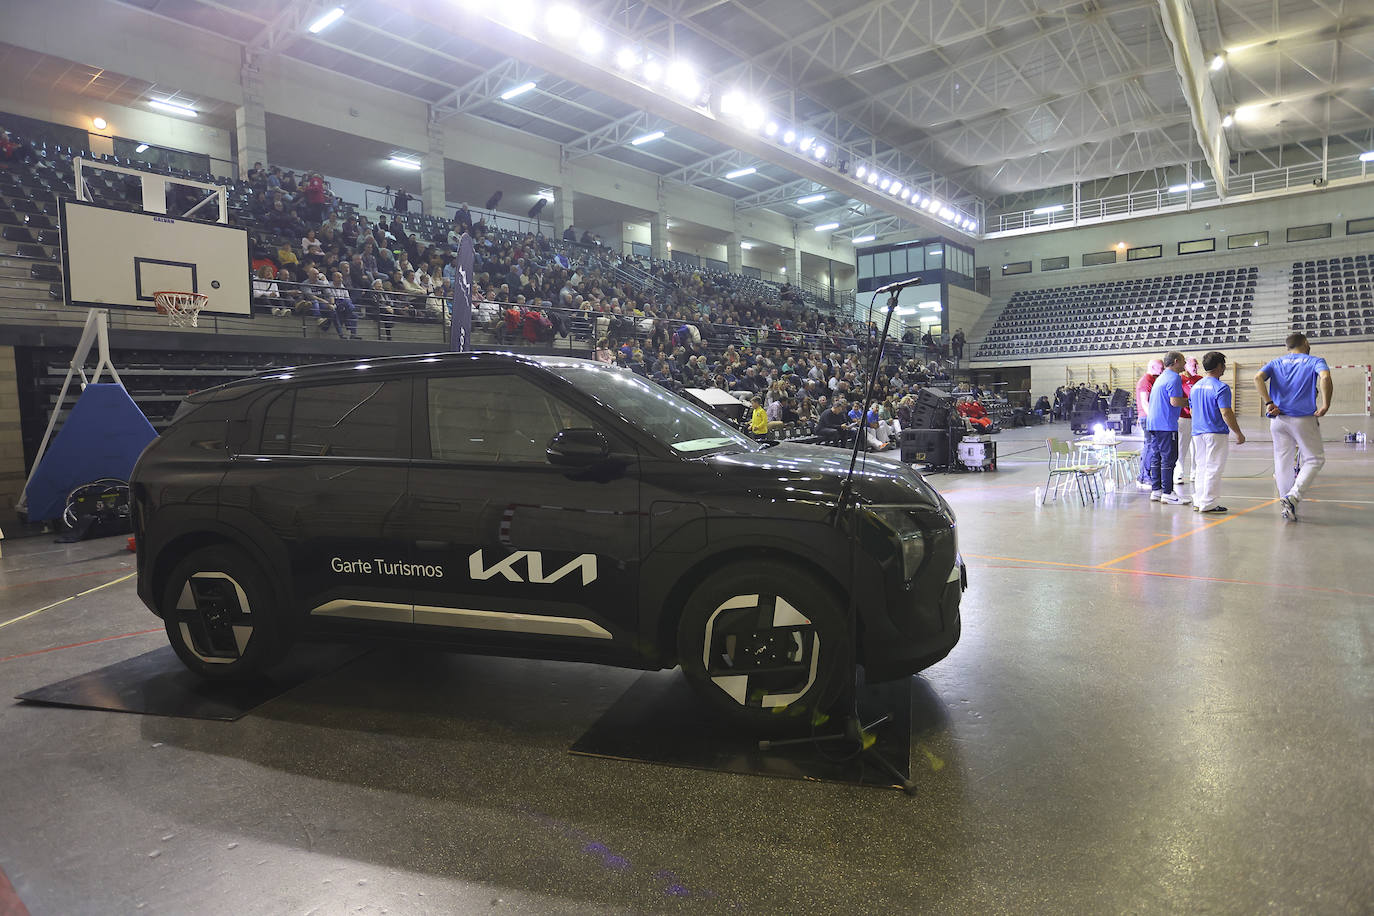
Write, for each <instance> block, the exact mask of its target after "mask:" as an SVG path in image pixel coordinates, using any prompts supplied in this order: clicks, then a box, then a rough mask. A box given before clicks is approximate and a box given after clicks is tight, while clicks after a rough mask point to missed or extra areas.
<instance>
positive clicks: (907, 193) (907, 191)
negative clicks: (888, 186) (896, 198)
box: [902, 188, 911, 200]
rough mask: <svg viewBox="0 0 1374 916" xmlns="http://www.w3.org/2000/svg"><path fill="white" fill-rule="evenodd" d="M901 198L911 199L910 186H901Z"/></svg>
mask: <svg viewBox="0 0 1374 916" xmlns="http://www.w3.org/2000/svg"><path fill="white" fill-rule="evenodd" d="M902 200H911V188H902Z"/></svg>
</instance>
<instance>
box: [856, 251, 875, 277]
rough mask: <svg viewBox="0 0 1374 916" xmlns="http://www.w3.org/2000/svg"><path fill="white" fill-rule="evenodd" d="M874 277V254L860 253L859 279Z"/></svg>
mask: <svg viewBox="0 0 1374 916" xmlns="http://www.w3.org/2000/svg"><path fill="white" fill-rule="evenodd" d="M872 278H873V255H871V254H861V255H859V279H860V280H870V279H872Z"/></svg>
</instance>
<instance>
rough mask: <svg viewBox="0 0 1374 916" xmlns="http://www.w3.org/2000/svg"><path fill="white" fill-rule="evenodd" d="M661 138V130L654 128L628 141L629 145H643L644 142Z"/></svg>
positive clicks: (651, 141)
mask: <svg viewBox="0 0 1374 916" xmlns="http://www.w3.org/2000/svg"><path fill="white" fill-rule="evenodd" d="M662 139H663V131H661V130H656V131H654V132H653V133H648V134H645V135H644V136H642V137H635V138H634V139H633V140H631V141H630V145H631V146H643V145H644V144H646V143H653V142H654V141H655V140H662Z"/></svg>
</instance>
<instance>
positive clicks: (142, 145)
mask: <svg viewBox="0 0 1374 916" xmlns="http://www.w3.org/2000/svg"><path fill="white" fill-rule="evenodd" d="M147 148H148V144H146V143H140V144H139V145H138V146H135V147H134V152H136V153H141V152H143V151H144V150H146V149H147Z"/></svg>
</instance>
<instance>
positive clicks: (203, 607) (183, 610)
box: [160, 545, 289, 680]
mask: <svg viewBox="0 0 1374 916" xmlns="http://www.w3.org/2000/svg"><path fill="white" fill-rule="evenodd" d="M273 597H274V596H273V589H272V586H271V582H270V581H269V580H268V578H267V576H266V575H265V574H264V573H263V572H262V570H261V569H259V568H258V566H257V564H256V563H254V562H253V560H252V559H250V558H249V557H248V555H247V554H245V553H244V552H243V551H241V550H239V549H238V548H235V547H229V546H222V545H216V546H213V547H202V548H201V549H199V550H196V551H194V552H193V553H191V554H190V555H189V556H187V557H186V559H184V560H182V561H181V562H180V563H178V564H177V566H176V568H175V569H173V570H172V574H171V576H169V577H168V579H167V583H166V586H165V587H164V588H163V592H162V604H161V605H160V609H161V611H162V619H163V623H164V624H165V626H166V629H167V638H168V640H169V641H170V642H171V644H172V648H173V649H174V650H175V651H176V654H177V656H178V657H179V658H180V659H181V660H182V662H183V663H184V664H185V665H186V667H187V668H190V669H191V670H192V671H194V672H196V673H197V674H199V675H201V676H202V677H206V678H209V679H212V680H245V679H251V678H252V677H254V676H256V675H259V674H261V673H262V671H263V670H264V669H266V668H268V667H269V666H271V665H272V664H274V663H275V662H277V661H278V660H279V659H280V658H281V657H282V655H283V654H285V652H286V649H287V648H288V645H289V640H288V639H287V638H286V627H285V626H284V623H283V621H282V619H281V617H280V609H279V608H278V607H277V606H276V602H275V601H274V600H273Z"/></svg>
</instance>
